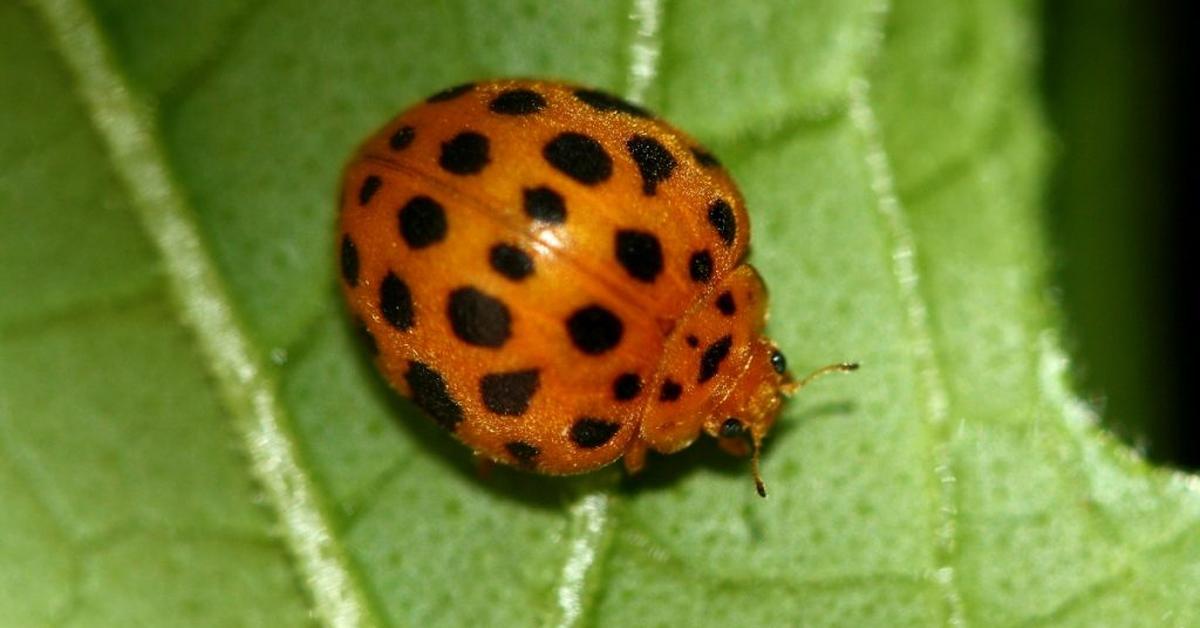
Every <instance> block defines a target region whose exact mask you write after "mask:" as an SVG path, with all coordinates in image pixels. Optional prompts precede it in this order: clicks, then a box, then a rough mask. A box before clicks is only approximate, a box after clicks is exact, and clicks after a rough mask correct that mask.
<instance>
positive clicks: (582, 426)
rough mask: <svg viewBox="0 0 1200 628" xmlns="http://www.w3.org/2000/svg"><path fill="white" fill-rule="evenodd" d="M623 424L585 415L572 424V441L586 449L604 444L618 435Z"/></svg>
mask: <svg viewBox="0 0 1200 628" xmlns="http://www.w3.org/2000/svg"><path fill="white" fill-rule="evenodd" d="M620 429H621V424H620V423H616V422H614V421H606V420H604V419H598V418H596V417H590V416H583V417H579V418H578V419H575V422H574V423H572V424H571V442H573V443H575V444H576V445H578V446H580V447H582V448H584V449H595V448H597V447H601V446H603V445H604V444H605V443H607V442H608V441H610V440H612V438H613V436H616V435H617V430H620Z"/></svg>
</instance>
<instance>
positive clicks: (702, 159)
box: [692, 148, 721, 168]
mask: <svg viewBox="0 0 1200 628" xmlns="http://www.w3.org/2000/svg"><path fill="white" fill-rule="evenodd" d="M692 156H693V157H695V158H696V163H698V164H700V165H701V166H704V167H705V168H720V167H721V162H719V161H717V158H716V157H714V156H713V154H712V153H710V152H708V151H706V150H704V149H703V148H692Z"/></svg>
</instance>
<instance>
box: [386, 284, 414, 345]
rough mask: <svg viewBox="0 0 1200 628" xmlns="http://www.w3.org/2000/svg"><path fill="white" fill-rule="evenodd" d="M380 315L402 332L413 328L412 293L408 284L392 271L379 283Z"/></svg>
mask: <svg viewBox="0 0 1200 628" xmlns="http://www.w3.org/2000/svg"><path fill="white" fill-rule="evenodd" d="M379 313H380V314H381V315H383V320H385V321H387V322H388V324H389V325H391V326H392V327H395V328H396V329H399V330H400V331H404V330H406V329H408V328H410V327H412V326H413V301H412V292H410V291H409V289H408V284H406V283H404V280H403V279H401V278H399V277H397V276H396V275H395V274H394V273H393V272H392V271H390V270H389V271H388V274H387V276H386V277H384V278H383V281H381V282H379Z"/></svg>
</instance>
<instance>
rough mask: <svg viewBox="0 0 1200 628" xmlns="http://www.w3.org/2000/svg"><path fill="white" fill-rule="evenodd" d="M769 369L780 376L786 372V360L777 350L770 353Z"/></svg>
mask: <svg viewBox="0 0 1200 628" xmlns="http://www.w3.org/2000/svg"><path fill="white" fill-rule="evenodd" d="M771 368H773V369H775V372H776V373H779V374H780V375H783V374H784V373H785V372H787V358H785V357H783V352H782V351H780V350H779V349H776V350H774V351H772V352H771Z"/></svg>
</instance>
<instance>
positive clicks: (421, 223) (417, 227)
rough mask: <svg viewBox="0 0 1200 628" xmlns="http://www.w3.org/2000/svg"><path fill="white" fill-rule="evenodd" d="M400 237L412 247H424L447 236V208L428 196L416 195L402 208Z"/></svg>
mask: <svg viewBox="0 0 1200 628" xmlns="http://www.w3.org/2000/svg"><path fill="white" fill-rule="evenodd" d="M399 217H400V237H402V238H404V242H405V244H407V245H408V247H409V248H411V249H423V248H425V247H427V246H431V245H434V244H437V243H438V242H441V241H442V240H443V239H444V238H445V237H446V226H447V225H446V210H445V209H443V208H442V204H441V203H439V202H437V201H435V200H433V199H432V198H429V197H428V196H424V195H422V196H414V197H412V199H411V200H409V201H408V202H407V203H405V204H404V207H401V208H400V214H399Z"/></svg>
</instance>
